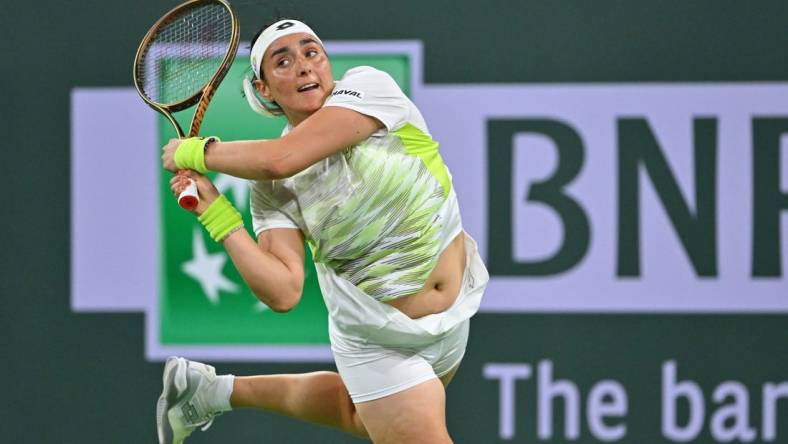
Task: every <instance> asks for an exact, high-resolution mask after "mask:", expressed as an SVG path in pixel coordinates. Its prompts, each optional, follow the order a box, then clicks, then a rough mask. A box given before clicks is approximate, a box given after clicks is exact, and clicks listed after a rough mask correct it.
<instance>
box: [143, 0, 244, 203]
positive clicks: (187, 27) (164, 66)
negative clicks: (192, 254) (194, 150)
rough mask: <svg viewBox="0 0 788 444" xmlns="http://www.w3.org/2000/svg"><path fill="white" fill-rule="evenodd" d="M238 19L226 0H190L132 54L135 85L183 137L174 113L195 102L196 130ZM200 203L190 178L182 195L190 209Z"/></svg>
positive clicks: (192, 131)
mask: <svg viewBox="0 0 788 444" xmlns="http://www.w3.org/2000/svg"><path fill="white" fill-rule="evenodd" d="M239 34H240V33H239V30H238V19H237V17H236V14H235V11H233V9H232V7H231V6H230V4H229V3H228V2H227V1H225V0H191V1H187V2H186V3H183V4H181V5H179V6H176V7H175V8H174V9H172V10H171V11H170V12H168V13H167V14H165V15H164V16H163V17H162V18H160V19H159V20H158V21H157V22H156V23H154V24H153V26H152V27H151V28H150V30H149V31H148V33H147V34H145V37H144V38H143V39H142V43H140V46H139V48H138V49H137V55H136V57H135V58H134V86H135V87H136V88H137V92H138V93H139V94H140V97H142V99H143V100H144V101H145V103H147V104H148V105H150V107H151V108H153V109H155V110H156V111H158V112H160V113H162V114H163V115H164V117H166V118H167V120H169V121H170V123H172V126H174V127H175V131H176V132H177V133H178V138H180V139H182V138H184V137H185V134H184V132H183V129H181V127H180V125H179V124H178V122H177V121H176V120H175V118H174V117H173V116H172V113H174V112H177V111H181V110H184V109H186V108H189V107H190V106H192V105H194V104H195V103H197V108H196V109H195V111H194V117H192V123H191V127H190V128H189V133H188V136H189V137H194V136H196V135H197V133H198V131H199V129H200V125H201V124H202V119H203V117H204V116H205V110H206V108H207V107H208V103H209V102H210V101H211V98H212V97H213V93H214V92H215V91H216V89H217V88H218V87H219V83H221V81H222V79H224V76H225V75H226V74H227V71H228V70H229V69H230V65H231V64H232V62H233V59H234V58H235V53H236V50H237V49H238V40H239ZM198 203H199V197H198V195H197V184H196V183H194V181H192V183H191V184H190V185H189V187H188V188H186V190H184V191H183V192H182V193H181V195H180V196H179V197H178V204H180V206H181V207H183V208H185V209H187V210H191V209H193V208H194V207H196V206H197V204H198Z"/></svg>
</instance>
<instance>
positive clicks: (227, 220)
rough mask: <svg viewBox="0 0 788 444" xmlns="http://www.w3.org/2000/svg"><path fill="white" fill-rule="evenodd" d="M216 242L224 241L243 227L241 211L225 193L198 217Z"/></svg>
mask: <svg viewBox="0 0 788 444" xmlns="http://www.w3.org/2000/svg"><path fill="white" fill-rule="evenodd" d="M198 219H199V221H200V223H202V224H203V226H204V227H205V229H206V230H207V231H208V234H210V235H211V238H212V239H213V240H215V241H216V242H222V241H224V239H225V238H226V237H227V236H229V235H230V234H232V233H233V232H234V231H236V230H238V229H240V228H242V227H243V225H244V222H243V219H242V218H241V213H239V212H238V210H236V209H235V207H233V204H231V203H230V201H229V200H227V197H225V196H224V194H222V195H220V196H219V197H218V198H217V199H216V200H215V201H213V203H211V205H209V206H208V208H206V209H205V211H204V212H203V213H202V214H201V215H200V217H199V218H198Z"/></svg>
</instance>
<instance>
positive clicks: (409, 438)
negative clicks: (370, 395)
mask: <svg viewBox="0 0 788 444" xmlns="http://www.w3.org/2000/svg"><path fill="white" fill-rule="evenodd" d="M356 408H357V410H358V413H359V416H360V417H361V419H362V421H363V422H364V424H365V426H366V429H367V432H368V433H369V436H370V437H371V438H372V440H373V441H374V442H375V444H389V443H397V444H409V443H413V444H417V443H427V442H428V443H431V444H447V443H451V442H452V440H451V438H450V437H449V432H448V430H447V429H446V412H445V411H446V394H445V391H444V387H443V384H442V383H441V381H440V380H439V379H437V378H433V379H430V380H428V381H426V382H423V383H421V384H419V385H417V386H415V387H411V388H409V389H407V390H405V391H401V392H398V393H395V394H393V395H389V396H386V397H385V398H380V399H376V400H374V401H367V402H362V403H359V404H357V405H356Z"/></svg>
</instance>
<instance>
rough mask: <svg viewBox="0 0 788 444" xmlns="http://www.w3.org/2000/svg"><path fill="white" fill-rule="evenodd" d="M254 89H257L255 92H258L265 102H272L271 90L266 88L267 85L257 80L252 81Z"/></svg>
mask: <svg viewBox="0 0 788 444" xmlns="http://www.w3.org/2000/svg"><path fill="white" fill-rule="evenodd" d="M254 87H255V88H257V92H259V93H260V95H261V96H263V98H265V100H268V101H269V102H273V101H274V96H273V95H272V94H271V88H269V87H268V84H267V83H265V82H264V81H262V80H259V79H258V80H255V81H254Z"/></svg>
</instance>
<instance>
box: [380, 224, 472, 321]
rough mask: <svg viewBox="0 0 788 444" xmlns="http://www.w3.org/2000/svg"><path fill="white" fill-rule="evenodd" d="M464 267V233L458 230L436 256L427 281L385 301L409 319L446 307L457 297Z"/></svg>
mask: <svg viewBox="0 0 788 444" xmlns="http://www.w3.org/2000/svg"><path fill="white" fill-rule="evenodd" d="M464 271H465V234H464V232H462V231H461V232H460V233H459V234H458V235H457V236H456V237H455V238H454V239H453V240H452V241H451V243H449V245H448V246H447V247H446V249H445V250H443V252H442V253H441V255H440V257H438V262H437V263H436V264H435V268H433V270H432V272H431V273H430V275H429V276H428V277H427V281H426V282H425V283H424V287H422V289H421V291H419V292H418V293H415V294H412V295H409V296H403V297H401V298H397V299H394V300H391V301H387V302H386V304H389V305H391V306H392V307H395V308H397V309H398V310H399V311H401V312H402V313H404V314H405V315H407V316H408V317H409V318H411V319H418V318H421V317H424V316H427V315H430V314H434V313H441V312H444V311H446V310H447V309H448V308H449V307H451V306H452V304H454V301H455V300H457V296H459V294H460V288H461V286H462V276H463V272H464Z"/></svg>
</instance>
